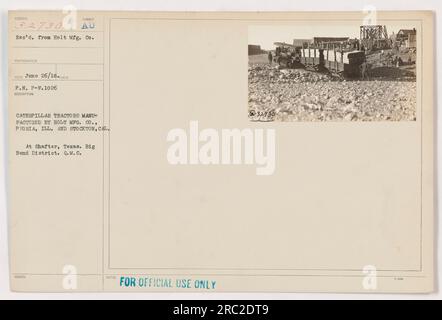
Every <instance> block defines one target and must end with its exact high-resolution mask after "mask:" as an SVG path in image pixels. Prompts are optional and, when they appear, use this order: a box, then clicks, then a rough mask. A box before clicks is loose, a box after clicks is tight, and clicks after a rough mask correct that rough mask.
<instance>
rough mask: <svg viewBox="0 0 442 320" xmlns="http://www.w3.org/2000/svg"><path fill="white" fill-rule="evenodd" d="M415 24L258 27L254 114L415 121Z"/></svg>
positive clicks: (251, 49) (252, 54)
mask: <svg viewBox="0 0 442 320" xmlns="http://www.w3.org/2000/svg"><path fill="white" fill-rule="evenodd" d="M416 47H417V31H416V28H415V27H414V26H413V25H381V24H380V25H354V26H348V25H345V26H337V25H331V26H324V25H321V26H254V27H250V28H249V41H248V59H249V63H248V90H249V91H248V117H249V120H251V121H415V120H416V53H417V52H418V50H417V48H416Z"/></svg>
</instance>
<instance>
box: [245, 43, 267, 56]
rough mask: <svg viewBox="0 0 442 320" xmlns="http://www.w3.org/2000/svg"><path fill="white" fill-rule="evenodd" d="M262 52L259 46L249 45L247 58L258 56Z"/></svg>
mask: <svg viewBox="0 0 442 320" xmlns="http://www.w3.org/2000/svg"><path fill="white" fill-rule="evenodd" d="M263 52H264V51H263V50H262V49H261V46H259V45H255V44H249V56H250V55H253V54H260V53H263Z"/></svg>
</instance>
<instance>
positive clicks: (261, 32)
mask: <svg viewBox="0 0 442 320" xmlns="http://www.w3.org/2000/svg"><path fill="white" fill-rule="evenodd" d="M359 26H360V25H359V24H355V25H354V26H349V25H327V26H324V25H305V26H301V25H296V26H295V25H285V26H274V25H273V26H250V27H249V40H248V43H249V44H257V45H261V48H262V49H265V50H270V49H274V48H275V46H274V45H273V43H274V42H286V43H290V44H292V43H293V39H295V38H296V39H311V38H313V37H350V38H358V39H359ZM415 27H416V26H415V25H413V24H409V23H408V24H407V23H403V24H400V25H392V24H390V25H387V32H388V35H390V34H391V33H392V32H394V33H397V32H398V31H399V30H400V29H413V28H415Z"/></svg>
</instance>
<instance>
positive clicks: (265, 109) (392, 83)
mask: <svg viewBox="0 0 442 320" xmlns="http://www.w3.org/2000/svg"><path fill="white" fill-rule="evenodd" d="M407 80H408V81H403V80H401V79H398V78H397V77H395V78H394V79H386V78H385V77H383V78H379V79H371V80H370V81H359V80H351V81H350V80H343V79H340V78H337V77H332V76H331V75H328V74H322V73H317V72H312V71H306V70H303V69H279V68H278V66H270V65H251V66H249V118H250V119H251V120H255V121H385V120H392V121H400V120H409V121H410V120H415V119H416V82H415V81H409V80H410V79H407Z"/></svg>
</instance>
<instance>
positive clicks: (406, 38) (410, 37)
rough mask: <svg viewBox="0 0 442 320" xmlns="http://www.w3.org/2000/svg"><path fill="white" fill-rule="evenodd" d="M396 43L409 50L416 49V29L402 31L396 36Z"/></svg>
mask: <svg viewBox="0 0 442 320" xmlns="http://www.w3.org/2000/svg"><path fill="white" fill-rule="evenodd" d="M396 41H398V42H399V43H400V44H401V45H404V46H406V47H407V48H416V29H401V30H399V31H398V33H397V35H396Z"/></svg>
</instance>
